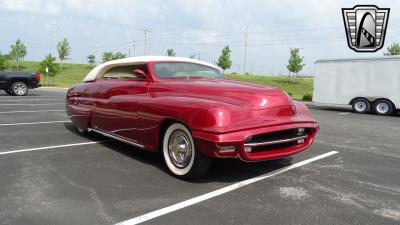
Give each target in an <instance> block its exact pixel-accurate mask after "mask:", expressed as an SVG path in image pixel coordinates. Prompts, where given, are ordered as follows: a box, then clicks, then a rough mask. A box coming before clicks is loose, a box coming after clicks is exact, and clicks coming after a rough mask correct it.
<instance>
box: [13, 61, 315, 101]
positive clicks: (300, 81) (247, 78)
mask: <svg viewBox="0 0 400 225" xmlns="http://www.w3.org/2000/svg"><path fill="white" fill-rule="evenodd" d="M9 64H10V68H9V70H15V69H16V63H15V62H13V61H10V62H9ZM19 67H20V70H22V71H29V72H36V71H37V70H38V68H39V62H31V61H25V62H20V65H19ZM92 68H93V67H92V66H89V65H87V64H70V63H64V64H63V70H62V71H61V72H60V73H59V74H57V75H56V76H55V77H54V78H53V79H50V86H55V87H70V86H72V85H73V84H76V83H79V82H81V81H82V79H83V78H84V77H85V76H86V74H87V73H88V72H89V71H90V70H91V69H92ZM226 77H227V78H229V79H232V80H239V81H244V82H249V83H256V84H261V85H267V86H272V87H277V88H279V89H281V90H283V91H286V92H288V93H290V94H292V97H293V98H294V99H297V100H302V99H303V96H304V95H312V89H313V79H309V78H297V79H295V80H294V79H293V78H292V80H290V81H289V80H288V78H287V77H276V76H252V75H233V74H231V75H226ZM41 83H42V85H44V84H45V83H46V78H45V74H42V81H41Z"/></svg>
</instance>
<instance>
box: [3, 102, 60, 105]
mask: <svg viewBox="0 0 400 225" xmlns="http://www.w3.org/2000/svg"><path fill="white" fill-rule="evenodd" d="M10 105H13V106H15V105H24V106H35V105H65V102H63V103H39V104H25V103H10V104H0V106H10Z"/></svg>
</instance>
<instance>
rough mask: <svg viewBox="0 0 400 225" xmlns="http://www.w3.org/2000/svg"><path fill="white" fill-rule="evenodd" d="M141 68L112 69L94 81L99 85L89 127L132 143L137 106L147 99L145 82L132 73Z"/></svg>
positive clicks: (146, 83) (117, 67)
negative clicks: (141, 100) (143, 99)
mask: <svg viewBox="0 0 400 225" xmlns="http://www.w3.org/2000/svg"><path fill="white" fill-rule="evenodd" d="M135 69H141V70H142V71H144V72H145V73H146V74H147V67H146V65H145V64H143V65H129V66H116V67H113V68H111V69H109V70H108V71H107V72H105V73H104V75H102V77H100V78H98V79H97V80H96V83H99V84H100V88H99V91H98V95H97V98H96V103H95V110H94V112H93V114H92V121H91V124H92V127H93V128H94V129H97V130H100V131H103V132H107V133H109V134H112V135H115V136H118V137H122V138H125V139H128V140H130V141H134V142H135V141H136V140H135V135H137V134H136V133H137V132H138V131H137V118H138V103H139V101H140V99H142V98H144V97H146V96H147V91H148V87H149V81H148V79H146V78H145V77H140V76H138V75H135V74H134V73H133V71H134V70H135Z"/></svg>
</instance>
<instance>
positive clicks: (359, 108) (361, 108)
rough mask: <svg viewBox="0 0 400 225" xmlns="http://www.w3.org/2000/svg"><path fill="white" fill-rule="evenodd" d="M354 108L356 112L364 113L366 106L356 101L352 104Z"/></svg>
mask: <svg viewBox="0 0 400 225" xmlns="http://www.w3.org/2000/svg"><path fill="white" fill-rule="evenodd" d="M354 107H355V109H356V110H357V111H358V112H364V111H365V110H366V109H367V104H366V103H365V102H363V101H358V102H356V103H355V104H354Z"/></svg>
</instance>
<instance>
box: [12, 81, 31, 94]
mask: <svg viewBox="0 0 400 225" xmlns="http://www.w3.org/2000/svg"><path fill="white" fill-rule="evenodd" d="M12 91H13V93H14V94H15V95H25V94H26V93H27V92H28V87H27V86H26V84H25V83H23V82H16V83H14V84H13V87H12Z"/></svg>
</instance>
